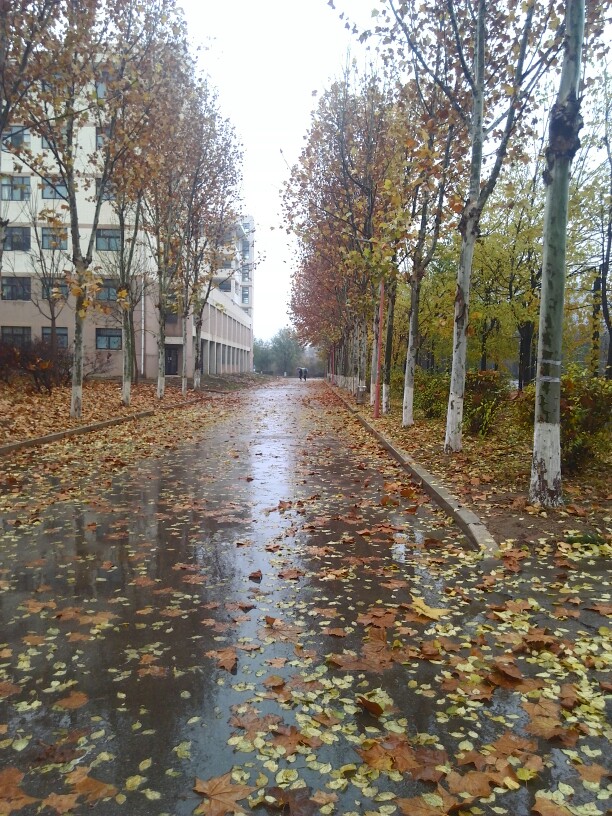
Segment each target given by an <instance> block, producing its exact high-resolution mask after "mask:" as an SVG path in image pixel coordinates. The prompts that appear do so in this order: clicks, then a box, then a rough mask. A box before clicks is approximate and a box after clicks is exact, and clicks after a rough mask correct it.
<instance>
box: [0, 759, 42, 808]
mask: <svg viewBox="0 0 612 816" xmlns="http://www.w3.org/2000/svg"><path fill="white" fill-rule="evenodd" d="M23 777H24V774H23V773H22V772H21V771H20V770H19V769H18V768H5V770H3V771H0V813H2V814H5V813H6V814H10V813H12V812H13V810H21V808H24V807H26V806H27V805H31V804H33V803H34V802H38V799H34V797H33V796H28V795H27V794H25V793H24V792H23V791H22V790H21V788H20V787H19V785H20V783H21V780H22V779H23Z"/></svg>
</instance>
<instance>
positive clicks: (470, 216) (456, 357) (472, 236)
mask: <svg viewBox="0 0 612 816" xmlns="http://www.w3.org/2000/svg"><path fill="white" fill-rule="evenodd" d="M485 15H486V5H485V2H484V0H479V3H478V18H477V21H476V43H475V51H476V54H475V71H474V80H473V86H472V125H471V134H470V135H471V146H472V152H471V157H470V186H469V195H468V201H467V203H466V205H465V208H464V210H463V214H462V216H461V224H460V227H459V229H460V232H461V254H460V256H459V269H458V270H457V291H456V294H455V321H454V325H453V364H452V369H451V381H450V393H449V395H448V409H447V413H446V437H445V440H444V450H445V451H446V453H451V452H453V451H455V452H457V451H460V450H461V447H462V439H461V425H462V422H463V395H464V391H465V369H466V359H467V328H468V307H469V302H470V279H471V275H472V259H473V257H474V247H475V246H476V239H477V238H478V234H479V222H480V213H481V210H482V204H480V203H479V202H480V178H481V175H482V150H483V121H484V91H485V87H484V63H485Z"/></svg>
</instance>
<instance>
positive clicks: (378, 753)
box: [355, 740, 393, 771]
mask: <svg viewBox="0 0 612 816" xmlns="http://www.w3.org/2000/svg"><path fill="white" fill-rule="evenodd" d="M355 750H356V752H357V753H358V754H359V756H360V757H361V758H362V760H363V761H364V762H365V763H366V764H367V765H369V766H370V768H376V769H377V770H379V771H390V770H391V769H392V768H393V753H392V752H391V751H388V750H387V749H386V748H385V747H383V746H382V745H381V744H380V743H379V742H376V740H365V741H364V743H363V746H362V747H361V748H356V749H355Z"/></svg>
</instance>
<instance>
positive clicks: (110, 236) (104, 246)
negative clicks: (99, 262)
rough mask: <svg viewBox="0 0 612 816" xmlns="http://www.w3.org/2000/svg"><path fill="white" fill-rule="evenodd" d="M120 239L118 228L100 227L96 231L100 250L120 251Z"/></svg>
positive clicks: (97, 245)
mask: <svg viewBox="0 0 612 816" xmlns="http://www.w3.org/2000/svg"><path fill="white" fill-rule="evenodd" d="M120 239H121V233H120V231H119V230H118V229H99V230H97V231H96V249H97V250H98V252H118V251H119V242H120Z"/></svg>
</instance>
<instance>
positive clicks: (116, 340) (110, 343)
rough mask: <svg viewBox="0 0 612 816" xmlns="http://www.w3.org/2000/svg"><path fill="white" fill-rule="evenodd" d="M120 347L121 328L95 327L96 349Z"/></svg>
mask: <svg viewBox="0 0 612 816" xmlns="http://www.w3.org/2000/svg"><path fill="white" fill-rule="evenodd" d="M121 347H122V344H121V329H96V348H97V349H110V350H111V351H117V350H118V349H120V348H121Z"/></svg>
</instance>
